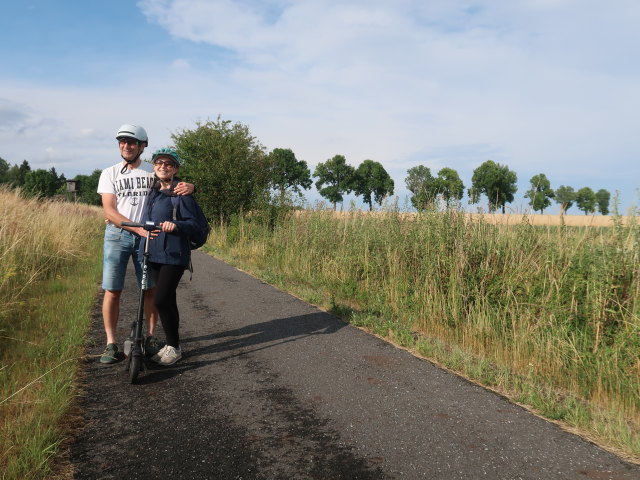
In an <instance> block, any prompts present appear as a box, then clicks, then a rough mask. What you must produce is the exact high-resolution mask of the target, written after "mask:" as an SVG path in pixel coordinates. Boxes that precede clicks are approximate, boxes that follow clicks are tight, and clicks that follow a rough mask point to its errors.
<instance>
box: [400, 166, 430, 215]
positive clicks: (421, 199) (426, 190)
mask: <svg viewBox="0 0 640 480" xmlns="http://www.w3.org/2000/svg"><path fill="white" fill-rule="evenodd" d="M404 182H405V184H406V185H407V190H409V191H410V192H411V193H412V194H413V196H412V197H411V204H412V205H413V206H414V208H415V209H416V210H419V211H422V210H426V209H427V208H429V206H431V205H433V203H434V202H435V200H436V196H437V195H438V184H437V181H436V179H435V178H434V177H433V175H431V170H429V167H425V166H424V165H418V166H417V167H412V168H410V169H409V170H407V177H406V178H405V179H404Z"/></svg>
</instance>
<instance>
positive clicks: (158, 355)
mask: <svg viewBox="0 0 640 480" xmlns="http://www.w3.org/2000/svg"><path fill="white" fill-rule="evenodd" d="M168 346H169V345H165V346H164V347H162V348H161V349H160V351H159V352H158V353H156V354H155V355H154V356H153V357H151V360H153V361H154V362H159V361H160V359H161V358H162V355H163V354H164V352H165V350H166V349H167V347H168Z"/></svg>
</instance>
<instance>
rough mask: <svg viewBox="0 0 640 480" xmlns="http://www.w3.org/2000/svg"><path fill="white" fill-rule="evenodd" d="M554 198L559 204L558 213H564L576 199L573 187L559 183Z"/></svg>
mask: <svg viewBox="0 0 640 480" xmlns="http://www.w3.org/2000/svg"><path fill="white" fill-rule="evenodd" d="M555 200H556V203H558V204H559V205H560V215H564V214H565V213H567V210H569V209H570V208H571V207H572V206H573V202H575V201H576V192H575V191H574V190H573V187H567V186H565V185H560V186H559V187H558V188H557V189H556V191H555Z"/></svg>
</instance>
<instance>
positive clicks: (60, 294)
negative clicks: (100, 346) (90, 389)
mask: <svg viewBox="0 0 640 480" xmlns="http://www.w3.org/2000/svg"><path fill="white" fill-rule="evenodd" d="M102 225H103V222H102V218H101V211H100V209H98V208H95V207H88V206H84V205H76V204H69V203H53V202H44V201H38V200H34V199H26V198H24V197H23V196H22V195H21V194H20V193H19V192H18V191H7V190H0V472H1V478H3V479H25V478H32V479H37V478H50V477H49V474H50V465H49V462H50V459H51V457H52V456H53V455H54V454H55V453H56V452H57V451H58V447H59V445H60V442H61V439H62V436H61V430H60V422H61V419H62V417H63V415H64V414H65V413H66V412H67V411H68V408H69V405H70V402H71V400H72V398H73V395H74V394H75V390H76V387H75V377H76V371H77V364H78V360H79V358H80V356H81V354H82V349H83V346H84V337H85V334H86V327H87V324H88V315H87V313H88V309H89V306H90V305H91V304H92V302H93V299H94V298H95V294H96V291H97V286H98V285H97V279H98V275H99V272H100V266H101V255H100V245H101V242H100V238H101V235H100V231H101V228H102Z"/></svg>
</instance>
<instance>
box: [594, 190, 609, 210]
mask: <svg viewBox="0 0 640 480" xmlns="http://www.w3.org/2000/svg"><path fill="white" fill-rule="evenodd" d="M610 200H611V194H610V193H609V191H608V190H605V189H604V188H601V189H600V190H598V191H597V192H596V204H597V205H598V211H599V212H600V213H601V214H602V215H609V201H610Z"/></svg>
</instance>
